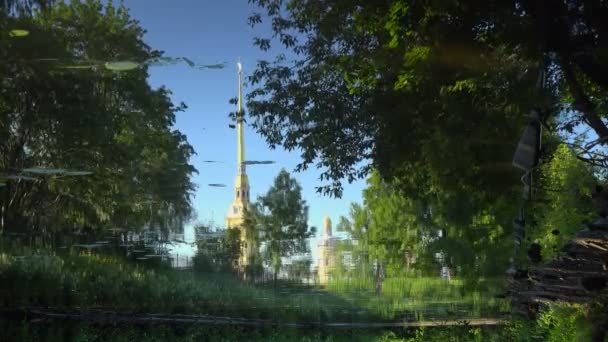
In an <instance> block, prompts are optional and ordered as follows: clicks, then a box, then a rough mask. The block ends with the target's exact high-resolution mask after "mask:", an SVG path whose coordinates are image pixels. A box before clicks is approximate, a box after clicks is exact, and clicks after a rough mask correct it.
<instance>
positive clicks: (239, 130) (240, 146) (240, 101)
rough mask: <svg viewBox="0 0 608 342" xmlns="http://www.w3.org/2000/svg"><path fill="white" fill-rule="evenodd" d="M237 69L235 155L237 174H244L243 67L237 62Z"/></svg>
mask: <svg viewBox="0 0 608 342" xmlns="http://www.w3.org/2000/svg"><path fill="white" fill-rule="evenodd" d="M236 65H237V67H238V75H239V94H238V100H237V111H236V124H237V134H238V147H237V148H238V152H237V153H238V155H237V163H238V172H239V174H241V173H242V174H244V173H245V164H243V162H244V161H245V139H244V136H243V134H244V132H243V94H242V90H241V87H242V76H243V66H242V64H241V62H240V61H239V62H238V63H237V64H236Z"/></svg>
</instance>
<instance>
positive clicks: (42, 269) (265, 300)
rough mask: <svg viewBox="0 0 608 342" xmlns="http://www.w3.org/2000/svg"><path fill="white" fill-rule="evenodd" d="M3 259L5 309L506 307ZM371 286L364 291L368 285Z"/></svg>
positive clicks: (392, 291)
mask: <svg viewBox="0 0 608 342" xmlns="http://www.w3.org/2000/svg"><path fill="white" fill-rule="evenodd" d="M19 254H21V256H19V257H16V256H12V255H9V254H0V304H1V305H2V306H4V307H18V306H28V305H30V306H31V305H34V306H55V307H74V308H76V307H82V308H97V307H101V308H108V309H112V310H120V311H134V312H164V313H188V314H209V315H220V316H233V317H247V318H259V319H273V320H279V321H315V322H317V321H326V322H327V321H355V322H360V321H372V320H373V321H378V320H395V319H399V320H401V319H407V320H420V319H435V318H452V319H462V318H473V317H479V316H481V315H492V316H496V315H497V314H498V312H499V311H500V310H501V309H503V306H505V304H504V303H503V302H501V301H499V300H496V299H493V298H489V296H490V295H491V293H490V292H489V291H486V292H485V293H482V292H480V291H478V292H473V293H470V292H467V291H464V290H463V288H462V286H461V284H460V283H459V282H458V281H451V282H449V283H446V282H445V281H442V280H440V279H429V278H422V279H416V278H412V279H387V280H386V281H385V285H384V290H383V293H382V295H376V294H375V293H374V292H373V290H372V286H373V285H372V284H371V283H369V282H367V283H365V284H363V283H362V282H357V281H354V282H353V281H352V280H350V281H349V282H348V283H341V284H338V283H331V284H330V285H329V286H328V289H327V290H321V289H314V288H305V287H297V286H293V285H292V284H291V285H289V284H286V285H284V286H278V287H276V288H275V287H272V286H268V287H266V286H254V285H251V284H246V283H243V282H241V281H239V280H238V279H237V278H235V277H234V276H233V275H231V274H221V273H195V272H180V271H175V270H172V269H163V268H159V269H150V268H146V267H142V266H138V265H134V264H130V263H127V262H125V260H123V259H120V258H118V257H113V256H105V255H101V254H68V255H64V256H61V257H59V256H54V255H44V254H34V253H28V252H27V251H21V252H20V253H19ZM362 284H363V285H362Z"/></svg>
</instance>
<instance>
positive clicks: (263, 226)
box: [255, 170, 315, 281]
mask: <svg viewBox="0 0 608 342" xmlns="http://www.w3.org/2000/svg"><path fill="white" fill-rule="evenodd" d="M255 207H256V208H257V219H258V225H257V227H259V234H260V241H261V242H262V244H263V248H262V257H263V258H264V260H265V261H266V262H268V263H269V264H270V265H271V267H272V269H273V272H274V278H275V281H276V279H277V275H278V272H279V270H280V268H281V265H282V258H285V257H290V256H293V255H296V254H300V253H305V252H307V251H308V249H309V246H308V240H307V239H308V238H310V237H312V236H313V235H314V234H315V229H314V228H313V227H309V226H308V206H307V205H306V201H305V200H304V199H303V198H302V187H301V186H300V184H299V183H298V181H297V180H296V179H294V178H292V177H291V176H290V175H289V172H287V171H285V170H281V171H280V172H279V174H278V175H277V177H276V178H275V179H274V183H273V185H272V186H271V187H270V189H268V192H266V194H265V195H263V196H260V197H259V198H258V200H257V201H256V203H255Z"/></svg>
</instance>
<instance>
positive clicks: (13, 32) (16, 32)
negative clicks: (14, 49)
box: [8, 29, 30, 37]
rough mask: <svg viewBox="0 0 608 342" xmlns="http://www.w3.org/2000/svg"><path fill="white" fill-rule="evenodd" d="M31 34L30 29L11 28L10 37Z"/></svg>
mask: <svg viewBox="0 0 608 342" xmlns="http://www.w3.org/2000/svg"><path fill="white" fill-rule="evenodd" d="M29 34H30V31H27V30H20V29H15V30H11V31H10V32H9V33H8V35H9V36H10V37H25V36H27V35H29Z"/></svg>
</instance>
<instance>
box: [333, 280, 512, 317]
mask: <svg viewBox="0 0 608 342" xmlns="http://www.w3.org/2000/svg"><path fill="white" fill-rule="evenodd" d="M504 283H505V282H504V279H481V280H479V281H478V282H477V283H476V284H475V285H474V286H473V285H468V284H466V283H465V282H463V281H462V280H460V279H452V280H450V281H448V280H444V279H440V278H430V277H407V276H400V277H393V278H387V279H385V280H384V282H383V284H382V293H381V295H379V296H378V295H375V292H374V291H375V280H374V279H372V278H371V277H361V276H359V277H349V278H338V279H332V280H331V281H330V282H329V284H328V286H327V288H328V290H329V291H330V292H331V293H334V294H336V295H338V296H340V297H341V298H344V299H345V300H347V301H349V302H351V303H353V304H352V305H354V306H357V307H362V308H365V309H367V310H369V311H370V312H373V313H375V314H377V315H379V316H381V317H383V318H385V319H403V318H405V319H415V320H423V319H434V318H456V319H460V318H477V317H489V316H490V317H492V316H498V315H500V314H501V313H506V312H509V310H510V305H509V301H508V299H505V298H497V297H496V295H497V294H499V293H500V292H502V291H503V289H504Z"/></svg>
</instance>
